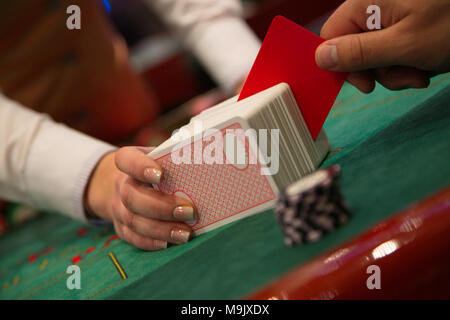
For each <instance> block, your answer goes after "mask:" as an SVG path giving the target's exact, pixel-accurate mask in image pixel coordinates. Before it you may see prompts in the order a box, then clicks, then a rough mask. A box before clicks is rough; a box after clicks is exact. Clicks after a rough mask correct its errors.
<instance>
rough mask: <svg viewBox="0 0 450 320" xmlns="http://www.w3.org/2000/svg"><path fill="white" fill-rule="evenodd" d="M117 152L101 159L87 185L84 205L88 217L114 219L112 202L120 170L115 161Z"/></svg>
mask: <svg viewBox="0 0 450 320" xmlns="http://www.w3.org/2000/svg"><path fill="white" fill-rule="evenodd" d="M114 155H115V152H110V153H108V154H106V155H105V156H104V157H103V158H101V159H100V161H99V162H98V164H97V166H96V167H95V169H94V170H93V172H92V174H91V177H90V179H89V182H88V184H87V186H86V192H85V196H84V207H85V211H86V215H87V217H88V218H89V217H91V218H100V219H103V220H106V221H112V217H111V204H112V199H113V197H114V194H115V190H114V186H115V180H116V177H117V176H118V174H119V173H120V171H119V170H118V169H117V167H116V165H115V163H114Z"/></svg>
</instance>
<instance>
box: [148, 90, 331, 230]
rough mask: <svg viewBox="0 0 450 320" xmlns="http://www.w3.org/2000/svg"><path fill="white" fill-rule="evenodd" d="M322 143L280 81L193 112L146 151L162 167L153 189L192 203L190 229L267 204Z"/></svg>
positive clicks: (317, 154) (311, 163)
mask: <svg viewBox="0 0 450 320" xmlns="http://www.w3.org/2000/svg"><path fill="white" fill-rule="evenodd" d="M328 149H329V143H328V139H327V137H326V135H325V132H324V131H323V130H322V131H320V133H319V134H318V136H317V138H316V140H314V139H313V138H312V136H311V134H310V132H309V130H308V127H307V125H306V123H305V121H304V119H303V116H302V113H301V111H300V108H299V107H298V105H297V103H296V100H295V98H294V96H293V93H292V91H291V89H290V88H289V85H287V84H285V83H281V84H278V85H276V86H274V87H271V88H269V89H267V90H264V91H262V92H260V93H257V94H255V95H253V96H251V97H248V98H246V99H243V100H241V101H239V102H238V101H237V97H235V98H232V99H230V100H227V101H225V102H223V103H221V104H219V105H217V106H215V107H213V108H211V109H209V110H207V111H205V112H203V113H201V114H200V115H198V116H196V117H194V118H192V120H191V122H190V123H189V124H188V125H186V126H184V127H182V128H180V129H179V130H178V132H177V133H176V134H175V135H174V136H173V137H172V138H171V139H169V140H167V141H166V142H164V143H163V144H161V145H160V146H159V147H158V148H156V149H154V150H153V151H152V152H151V153H150V154H149V155H150V156H151V157H152V158H153V159H155V160H156V161H158V162H159V163H160V165H161V166H162V167H163V168H164V177H163V180H162V182H161V183H160V184H159V185H155V186H154V187H155V188H156V189H158V190H160V191H162V192H164V193H169V194H175V195H178V196H183V197H186V198H188V199H189V200H190V201H191V202H192V203H193V204H194V206H195V208H196V210H197V213H198V220H197V221H196V222H195V224H193V225H192V228H193V230H194V232H195V234H197V235H198V234H201V233H203V232H206V231H208V230H212V229H214V228H216V227H218V226H221V225H223V224H226V223H229V222H231V221H234V220H237V219H240V218H243V217H246V216H249V215H251V214H254V213H258V212H261V211H263V210H265V209H268V208H272V207H273V206H274V204H275V200H276V197H277V195H278V193H279V191H280V190H282V189H284V188H285V187H286V186H287V185H289V184H290V183H292V182H294V181H296V180H298V179H300V178H301V177H303V176H304V175H306V174H308V173H311V172H312V171H314V170H315V169H316V168H317V167H318V165H319V164H320V162H321V161H322V160H323V159H324V157H325V155H326V154H327V151H328Z"/></svg>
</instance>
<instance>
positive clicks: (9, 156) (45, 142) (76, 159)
mask: <svg viewBox="0 0 450 320" xmlns="http://www.w3.org/2000/svg"><path fill="white" fill-rule="evenodd" d="M114 149H115V148H114V147H113V146H111V145H108V144H106V143H103V142H101V141H98V140H96V139H93V138H91V137H88V136H86V135H84V134H81V133H79V132H76V131H74V130H72V129H70V128H67V127H66V126H64V125H60V124H57V123H55V122H53V121H52V120H51V119H49V118H48V117H46V116H45V115H42V114H38V113H36V112H33V111H31V110H27V109H25V108H23V107H21V106H20V105H19V104H17V103H15V102H13V101H11V100H8V99H6V98H5V97H3V96H0V197H2V198H4V199H6V200H10V201H16V202H21V203H25V204H28V205H31V206H33V207H35V208H38V209H45V210H50V211H57V212H60V213H63V214H66V215H68V216H71V217H73V218H76V219H79V220H83V221H85V220H86V218H85V210H84V194H85V189H86V186H87V183H88V181H89V178H90V177H91V174H92V172H93V170H94V168H95V167H96V166H97V163H98V162H99V160H100V159H101V158H102V157H103V156H104V155H105V154H107V153H108V152H111V151H113V150H114Z"/></svg>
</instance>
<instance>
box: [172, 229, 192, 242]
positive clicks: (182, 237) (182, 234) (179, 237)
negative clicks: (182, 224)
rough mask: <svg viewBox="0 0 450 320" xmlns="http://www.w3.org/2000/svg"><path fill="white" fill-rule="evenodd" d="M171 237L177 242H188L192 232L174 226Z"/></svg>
mask: <svg viewBox="0 0 450 320" xmlns="http://www.w3.org/2000/svg"><path fill="white" fill-rule="evenodd" d="M170 238H171V239H172V240H173V241H174V242H177V243H186V242H188V241H189V239H190V238H191V232H190V231H187V230H183V229H179V228H174V229H172V231H170Z"/></svg>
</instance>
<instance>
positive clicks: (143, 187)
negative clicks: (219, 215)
mask: <svg viewBox="0 0 450 320" xmlns="http://www.w3.org/2000/svg"><path fill="white" fill-rule="evenodd" d="M149 151H150V149H149V148H140V147H124V148H121V149H119V150H118V151H116V152H114V153H110V154H108V155H106V156H105V157H104V158H103V159H102V160H101V161H100V162H99V164H98V166H97V168H96V169H95V171H94V173H93V175H92V177H91V180H90V182H89V185H88V188H87V191H86V201H85V202H86V208H87V209H88V211H90V212H93V213H94V214H95V215H97V216H98V217H100V218H102V219H104V220H107V221H112V222H113V223H114V228H115V230H116V233H117V234H118V235H119V236H120V237H121V238H122V239H124V240H125V241H127V242H129V243H131V244H133V245H134V246H136V247H138V248H141V249H144V250H160V249H165V248H167V244H168V242H170V243H178V244H180V243H185V242H187V241H188V240H189V239H190V238H191V232H192V230H191V228H190V227H189V226H188V225H187V224H185V223H184V222H187V221H194V220H195V218H196V217H195V210H194V208H193V207H192V204H191V203H190V202H189V201H187V200H186V199H184V198H180V197H175V196H172V195H167V194H163V193H161V192H159V191H156V190H155V189H153V188H152V186H151V184H158V183H159V182H160V180H161V178H162V174H163V173H162V169H161V167H160V166H159V165H158V164H157V163H156V162H155V161H154V160H153V159H151V158H150V157H148V156H147V155H146V153H148V152H149Z"/></svg>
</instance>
